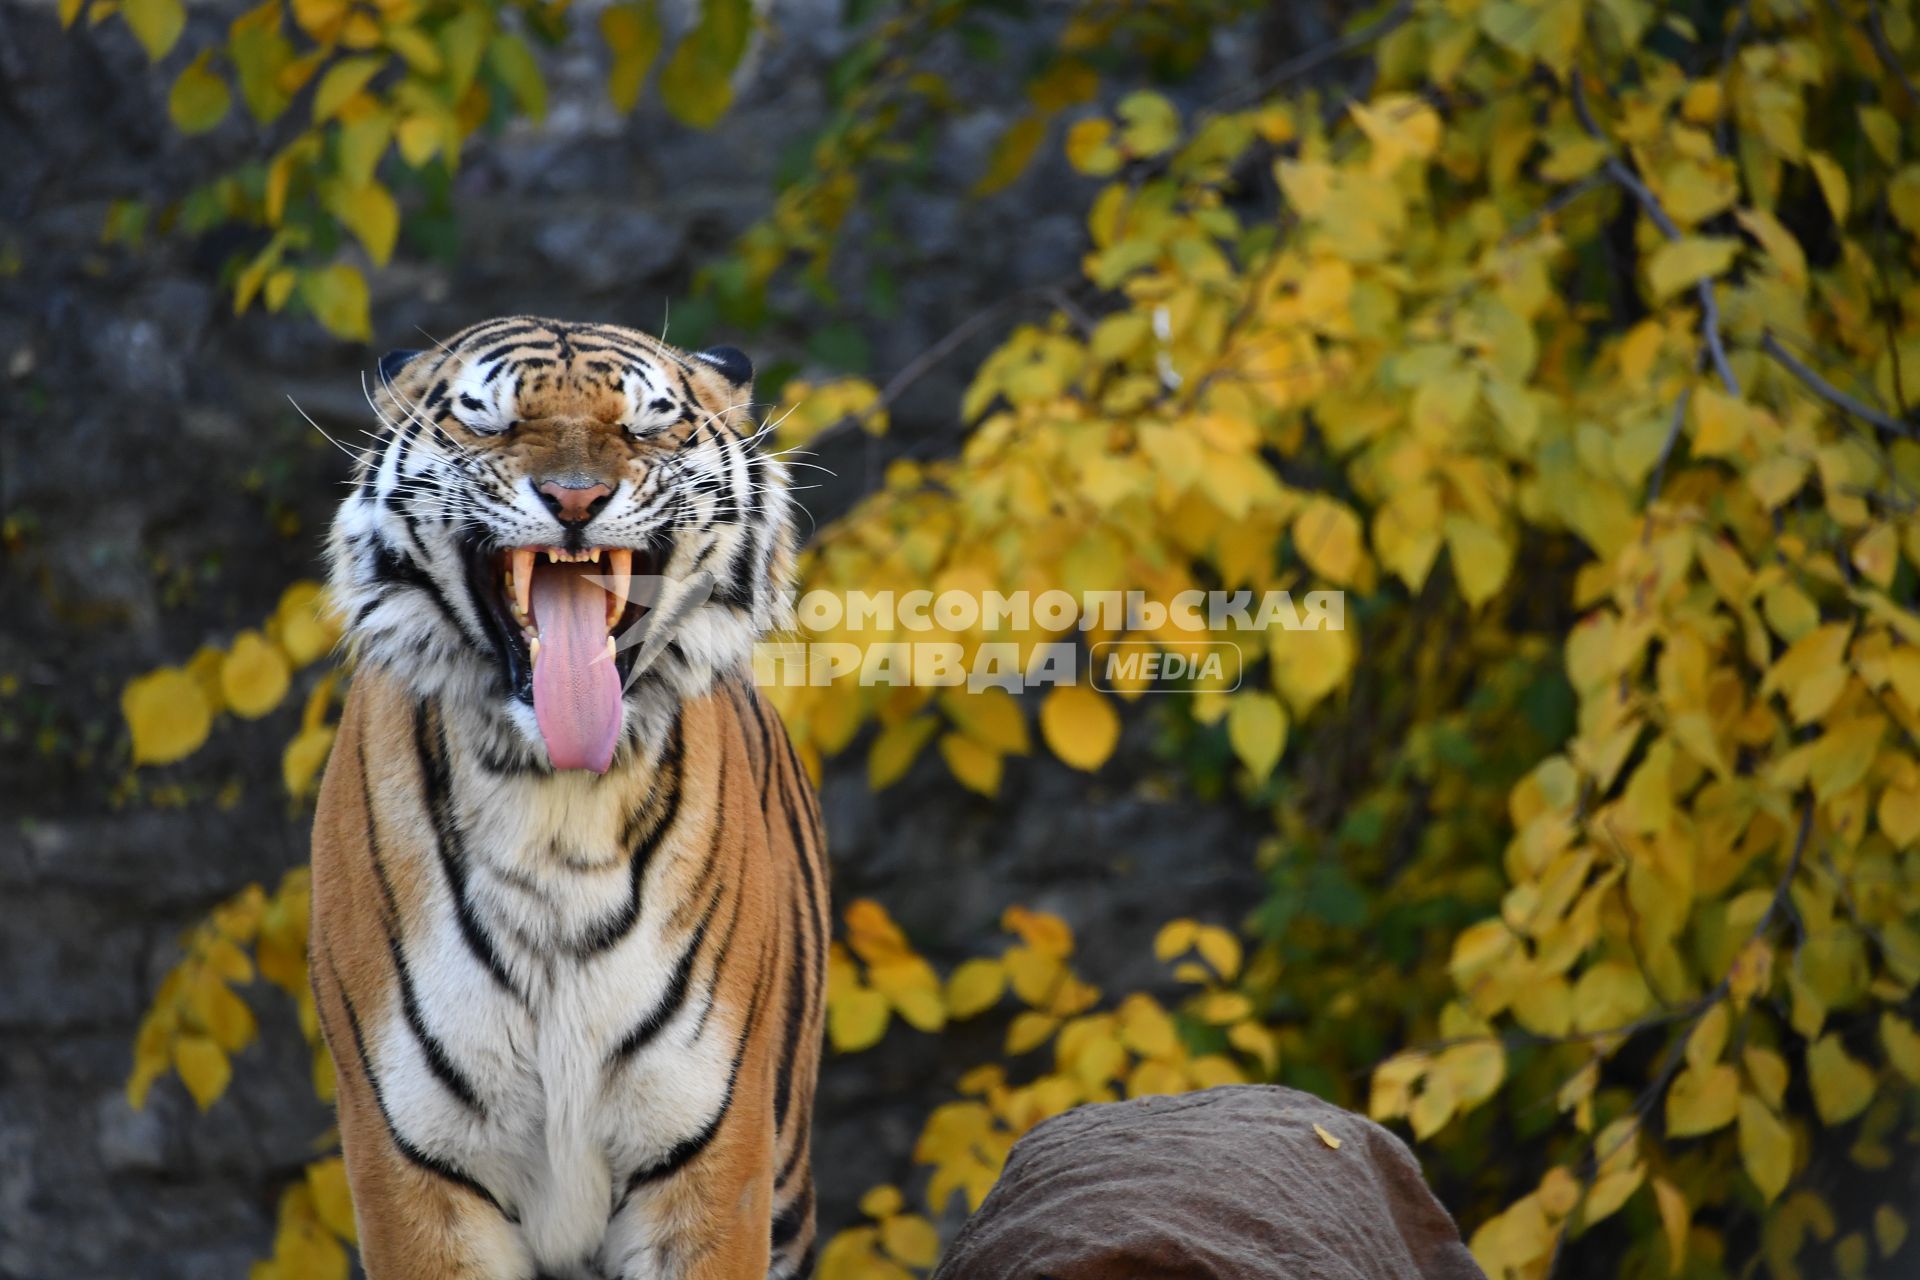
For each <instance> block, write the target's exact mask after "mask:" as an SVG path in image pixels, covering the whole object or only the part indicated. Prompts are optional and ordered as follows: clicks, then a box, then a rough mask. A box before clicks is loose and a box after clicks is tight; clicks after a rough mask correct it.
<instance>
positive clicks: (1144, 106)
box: [1115, 90, 1180, 159]
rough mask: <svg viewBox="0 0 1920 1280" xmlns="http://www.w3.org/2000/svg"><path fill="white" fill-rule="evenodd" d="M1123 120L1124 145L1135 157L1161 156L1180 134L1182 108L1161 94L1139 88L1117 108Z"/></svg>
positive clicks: (1121, 101) (1128, 152) (1121, 134)
mask: <svg viewBox="0 0 1920 1280" xmlns="http://www.w3.org/2000/svg"><path fill="white" fill-rule="evenodd" d="M1115 114H1117V115H1118V116H1119V117H1120V119H1121V121H1122V124H1121V128H1120V145H1121V146H1123V147H1125V148H1126V150H1127V154H1128V155H1129V156H1132V157H1133V158H1135V159H1141V158H1144V157H1147V156H1157V155H1159V154H1160V153H1161V152H1162V151H1165V150H1166V149H1167V148H1168V147H1171V146H1172V145H1173V144H1174V143H1175V142H1177V141H1178V140H1179V138H1180V112H1179V110H1178V109H1177V108H1176V107H1175V106H1174V105H1173V103H1171V102H1169V101H1168V100H1167V99H1166V98H1164V97H1162V96H1161V95H1160V94H1157V93H1151V92H1148V91H1146V90H1137V91H1135V92H1133V93H1130V94H1128V95H1127V96H1126V97H1124V98H1122V99H1121V100H1120V104H1119V106H1118V107H1117V108H1116V109H1115Z"/></svg>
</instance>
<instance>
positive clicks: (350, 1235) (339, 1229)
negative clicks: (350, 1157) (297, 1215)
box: [307, 1156, 354, 1244]
mask: <svg viewBox="0 0 1920 1280" xmlns="http://www.w3.org/2000/svg"><path fill="white" fill-rule="evenodd" d="M307 1191H308V1193H309V1194H310V1195H312V1197H313V1211H314V1213H315V1214H317V1215H318V1216H319V1218H320V1221H321V1222H323V1223H325V1224H326V1226H327V1229H328V1230H329V1231H331V1232H333V1234H335V1235H337V1236H339V1237H340V1238H341V1239H342V1240H345V1241H346V1242H347V1243H349V1244H352V1243H353V1241H354V1221H353V1196H352V1192H351V1191H349V1190H348V1187H347V1166H346V1163H345V1162H344V1161H343V1160H341V1158H340V1157H339V1156H333V1157H330V1158H329V1159H325V1160H319V1161H316V1162H315V1163H313V1164H310V1165H308V1166H307Z"/></svg>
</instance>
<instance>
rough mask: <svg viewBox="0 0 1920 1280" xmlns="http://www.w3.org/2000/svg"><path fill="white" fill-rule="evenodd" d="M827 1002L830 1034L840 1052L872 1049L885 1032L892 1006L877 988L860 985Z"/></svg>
mask: <svg viewBox="0 0 1920 1280" xmlns="http://www.w3.org/2000/svg"><path fill="white" fill-rule="evenodd" d="M827 1003H828V1009H827V1034H828V1037H829V1038H830V1039H831V1040H832V1041H833V1047H834V1048H836V1049H838V1050H839V1051H840V1052H842V1053H857V1052H859V1051H860V1050H861V1049H866V1048H870V1047H872V1046H873V1045H875V1044H877V1043H879V1040H880V1037H881V1036H883V1035H885V1034H886V1031H887V1019H888V1018H889V1017H890V1016H891V1006H889V1005H888V1004H887V998H886V997H885V996H883V995H881V994H880V993H879V992H878V991H874V990H872V989H870V988H866V987H861V988H857V989H855V990H853V991H849V992H847V993H846V994H845V995H843V996H841V997H840V998H839V999H837V1000H830V1001H828V1002H827Z"/></svg>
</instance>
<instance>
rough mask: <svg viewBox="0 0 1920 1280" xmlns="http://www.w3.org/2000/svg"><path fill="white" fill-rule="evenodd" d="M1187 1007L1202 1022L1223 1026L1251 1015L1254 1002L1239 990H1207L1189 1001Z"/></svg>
mask: <svg viewBox="0 0 1920 1280" xmlns="http://www.w3.org/2000/svg"><path fill="white" fill-rule="evenodd" d="M1187 1009H1188V1011H1189V1012H1190V1013H1192V1014H1193V1016H1194V1017H1196V1018H1198V1019H1200V1020H1201V1021H1202V1022H1206V1023H1211V1024H1212V1025H1214V1026H1216V1027H1223V1026H1226V1025H1227V1024H1228V1023H1230V1022H1238V1021H1240V1020H1241V1019H1242V1018H1246V1017H1251V1016H1252V1014H1253V1002H1252V1001H1251V1000H1249V999H1247V997H1245V996H1244V995H1241V994H1240V993H1239V992H1238V991H1206V992H1202V993H1201V994H1200V995H1197V996H1195V997H1194V998H1193V999H1192V1000H1191V1001H1189V1002H1188V1003H1187Z"/></svg>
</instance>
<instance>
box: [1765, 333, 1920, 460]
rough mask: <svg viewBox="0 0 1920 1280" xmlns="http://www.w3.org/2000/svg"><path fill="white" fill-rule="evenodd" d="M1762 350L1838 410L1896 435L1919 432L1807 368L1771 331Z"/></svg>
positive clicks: (1908, 435)
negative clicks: (1857, 398)
mask: <svg viewBox="0 0 1920 1280" xmlns="http://www.w3.org/2000/svg"><path fill="white" fill-rule="evenodd" d="M1760 349H1761V350H1762V351H1764V352H1766V353H1767V354H1768V355H1770V356H1772V357H1773V358H1774V359H1775V360H1776V361H1778V362H1779V364H1780V367H1781V368H1783V369H1785V370H1786V371H1787V372H1788V373H1790V374H1792V375H1793V376H1794V377H1796V378H1798V379H1800V381H1801V382H1803V383H1805V384H1806V386H1807V389H1808V390H1809V391H1812V392H1813V393H1814V394H1815V395H1817V396H1819V397H1820V398H1821V399H1822V400H1825V401H1826V402H1827V403H1828V404H1831V405H1832V406H1834V407H1835V408H1836V409H1839V410H1841V411H1842V412H1845V413H1850V414H1852V415H1853V416H1854V417H1856V418H1859V419H1861V420H1862V421H1864V422H1871V423H1872V424H1873V425H1874V426H1876V427H1879V428H1880V429H1881V430H1882V431H1891V432H1893V433H1894V434H1895V435H1901V436H1907V437H1910V438H1911V437H1913V436H1915V435H1916V434H1920V433H1917V432H1915V430H1914V428H1913V426H1912V425H1911V424H1910V423H1905V422H1902V421H1900V419H1898V418H1895V417H1893V416H1891V415H1889V414H1886V413H1883V412H1881V411H1880V410H1878V409H1876V408H1874V407H1873V406H1872V405H1870V404H1866V403H1864V402H1862V401H1860V400H1856V399H1855V398H1854V397H1852V396H1850V395H1848V394H1847V393H1846V392H1844V391H1842V390H1841V389H1840V388H1838V387H1836V386H1834V385H1833V384H1832V383H1831V382H1828V381H1827V380H1826V379H1825V378H1823V377H1821V376H1820V375H1819V374H1817V373H1815V372H1814V371H1813V370H1812V369H1810V368H1808V367H1807V365H1806V364H1804V363H1803V362H1802V361H1801V360H1800V358H1799V357H1797V356H1795V355H1794V354H1793V352H1791V351H1789V350H1787V349H1786V347H1784V346H1782V345H1781V343H1780V339H1779V338H1777V337H1775V336H1774V335H1773V334H1772V333H1771V332H1769V333H1767V334H1766V335H1765V336H1764V337H1762V338H1761V339H1760Z"/></svg>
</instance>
